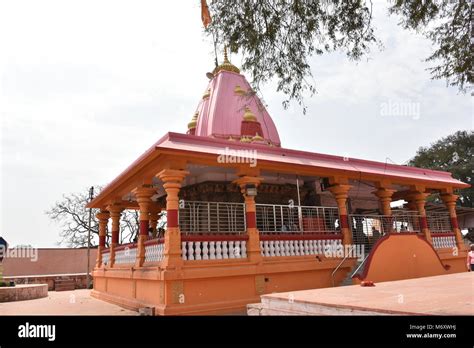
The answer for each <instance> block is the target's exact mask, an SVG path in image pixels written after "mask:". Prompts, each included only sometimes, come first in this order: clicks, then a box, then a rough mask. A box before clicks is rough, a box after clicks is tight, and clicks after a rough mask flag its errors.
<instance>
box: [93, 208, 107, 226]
mask: <svg viewBox="0 0 474 348" xmlns="http://www.w3.org/2000/svg"><path fill="white" fill-rule="evenodd" d="M95 217H96V218H97V219H99V223H100V222H104V221H107V220H108V219H109V217H110V213H109V212H108V211H107V210H101V211H99V212H98V213H97V214H95Z"/></svg>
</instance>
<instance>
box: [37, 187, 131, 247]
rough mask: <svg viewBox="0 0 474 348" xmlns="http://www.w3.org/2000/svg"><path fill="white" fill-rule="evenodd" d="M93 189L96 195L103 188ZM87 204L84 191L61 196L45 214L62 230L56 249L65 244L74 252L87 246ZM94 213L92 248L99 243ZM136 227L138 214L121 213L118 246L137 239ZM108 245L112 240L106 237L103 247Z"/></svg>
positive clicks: (127, 211)
mask: <svg viewBox="0 0 474 348" xmlns="http://www.w3.org/2000/svg"><path fill="white" fill-rule="evenodd" d="M95 189H96V193H99V192H100V190H101V189H102V187H100V186H96V187H95ZM88 200H89V192H88V189H86V190H84V191H83V192H79V193H71V194H68V195H63V199H62V200H61V201H58V202H56V203H55V204H54V205H53V206H52V208H51V209H50V210H48V211H46V215H48V216H49V217H50V219H51V220H53V221H54V222H56V223H58V224H60V225H61V227H62V231H61V232H60V237H61V240H60V241H59V242H58V244H59V245H64V244H65V245H67V246H68V247H74V248H76V247H86V246H87V234H88V228H89V227H88V218H89V209H87V208H86V205H87V203H88ZM97 212H98V209H92V222H91V244H92V245H93V246H95V245H97V244H98V241H99V221H98V220H97V218H96V217H95V214H96V213H97ZM138 226H139V214H138V212H137V211H135V210H124V211H123V213H122V217H121V221H120V236H119V242H120V243H121V244H122V243H129V242H132V241H133V240H134V239H135V237H136V236H137V235H138ZM110 242H111V236H110V234H109V233H107V238H106V241H105V243H106V246H109V243H110Z"/></svg>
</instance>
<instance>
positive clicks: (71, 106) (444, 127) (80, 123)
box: [0, 0, 473, 247]
mask: <svg viewBox="0 0 474 348" xmlns="http://www.w3.org/2000/svg"><path fill="white" fill-rule="evenodd" d="M374 6H375V9H374V10H375V12H374V23H375V27H376V29H377V35H378V37H379V38H380V39H381V40H382V42H383V44H384V46H385V48H384V50H382V51H379V50H378V49H377V48H376V47H374V48H373V50H372V53H371V54H370V55H369V56H368V57H366V58H364V59H363V60H362V61H360V62H358V63H354V62H350V61H348V60H347V59H346V58H345V57H344V55H343V54H331V55H325V56H322V57H321V56H319V57H315V58H314V59H312V60H311V64H312V71H313V75H314V78H315V81H316V88H317V90H318V94H317V95H315V96H314V97H312V98H311V99H307V100H306V103H307V106H308V112H307V114H306V115H303V114H302V110H301V108H299V107H298V106H297V105H294V106H291V107H290V108H289V109H288V110H284V109H283V108H282V106H281V102H282V101H283V100H284V96H283V95H280V94H277V93H276V92H275V90H274V86H273V85H272V84H269V85H267V86H263V89H262V94H263V96H264V98H265V102H266V103H267V104H268V111H269V113H270V115H271V116H272V117H273V119H274V121H275V123H276V125H277V127H278V129H279V132H280V138H281V141H282V145H283V147H286V148H292V149H301V150H307V151H313V152H322V153H330V154H337V155H346V156H350V157H358V158H364V159H372V160H377V161H381V162H385V161H387V160H388V161H389V162H392V161H393V162H394V163H398V164H402V163H404V162H406V161H407V160H408V159H410V158H411V157H412V156H413V155H414V154H415V152H416V150H417V149H418V148H419V147H420V146H427V145H429V144H430V143H431V142H433V141H436V140H437V139H439V138H441V137H443V136H446V135H449V134H451V133H453V132H455V131H457V130H463V129H464V130H465V129H472V128H473V118H472V104H471V99H470V98H471V97H470V96H469V94H465V95H464V94H459V93H458V91H457V90H456V89H455V88H447V87H446V83H445V81H431V80H430V78H429V73H428V72H427V71H426V70H425V68H427V66H428V65H427V63H424V62H423V61H422V60H423V59H424V58H426V57H427V56H429V54H430V52H431V51H432V50H433V47H432V46H431V44H430V42H429V41H427V40H426V39H424V38H423V37H422V36H420V35H417V34H415V33H412V32H408V31H404V30H402V29H400V28H399V27H398V26H397V20H398V19H397V17H391V18H389V17H388V16H387V8H386V1H375V5H374ZM0 49H1V54H0V74H1V80H0V113H1V132H0V137H1V139H0V144H1V157H0V165H1V171H0V174H1V178H0V183H1V185H0V190H1V192H0V193H1V209H0V228H1V229H0V235H2V236H3V237H5V239H6V240H7V241H9V242H10V245H12V246H13V245H17V244H32V245H33V246H36V247H53V246H55V243H56V242H57V241H58V240H59V231H60V228H59V226H57V225H55V224H54V223H52V222H51V221H49V219H48V217H47V216H46V215H45V214H44V212H45V211H46V210H48V209H49V208H50V207H51V206H52V205H53V204H54V203H55V201H57V200H60V199H61V196H62V195H63V194H67V193H71V192H78V191H81V190H87V188H88V187H90V186H91V185H100V184H106V183H108V182H109V181H111V180H112V179H114V178H115V177H116V176H117V175H118V174H119V173H120V172H121V171H122V170H123V169H124V168H125V167H127V166H128V165H129V164H130V163H131V162H132V161H133V160H135V159H136V158H137V157H138V156H139V155H140V154H141V153H143V152H144V151H145V150H146V149H148V147H149V146H151V144H153V143H154V142H155V141H156V140H158V139H159V138H160V137H161V136H162V135H163V134H164V133H166V132H167V131H174V132H185V131H186V125H187V123H188V122H189V121H190V119H191V117H192V115H193V113H194V111H195V108H196V106H197V103H198V101H199V99H200V98H201V96H202V94H203V92H204V90H205V88H206V85H207V78H206V76H205V73H206V72H207V71H210V70H212V68H213V53H212V52H213V50H212V45H211V43H210V40H209V39H207V38H206V37H205V36H204V34H203V28H202V23H201V19H200V7H199V1H197V0H196V1H184V0H182V1H166V2H165V1H156V0H150V1H103V0H102V1H86V0H81V1H64V0H62V1H47V0H42V1H21V0H15V1H1V2H0ZM232 58H233V59H232V61H233V63H234V64H235V65H237V66H239V65H240V61H239V59H238V57H232ZM243 73H244V74H245V72H243ZM397 107H406V108H407V109H405V110H397V109H396V108H397Z"/></svg>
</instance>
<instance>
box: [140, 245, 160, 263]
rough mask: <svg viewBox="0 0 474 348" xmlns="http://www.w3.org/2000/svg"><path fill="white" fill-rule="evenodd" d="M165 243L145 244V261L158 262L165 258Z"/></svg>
mask: <svg viewBox="0 0 474 348" xmlns="http://www.w3.org/2000/svg"><path fill="white" fill-rule="evenodd" d="M163 254H164V244H163V243H159V244H150V245H145V262H157V261H161V260H163Z"/></svg>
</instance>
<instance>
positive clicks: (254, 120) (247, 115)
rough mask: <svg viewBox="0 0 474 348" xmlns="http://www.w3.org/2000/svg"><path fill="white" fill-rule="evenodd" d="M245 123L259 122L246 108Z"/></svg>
mask: <svg viewBox="0 0 474 348" xmlns="http://www.w3.org/2000/svg"><path fill="white" fill-rule="evenodd" d="M244 121H250V122H257V117H255V115H254V114H253V112H252V111H251V110H250V109H249V108H248V107H245V113H244Z"/></svg>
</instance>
